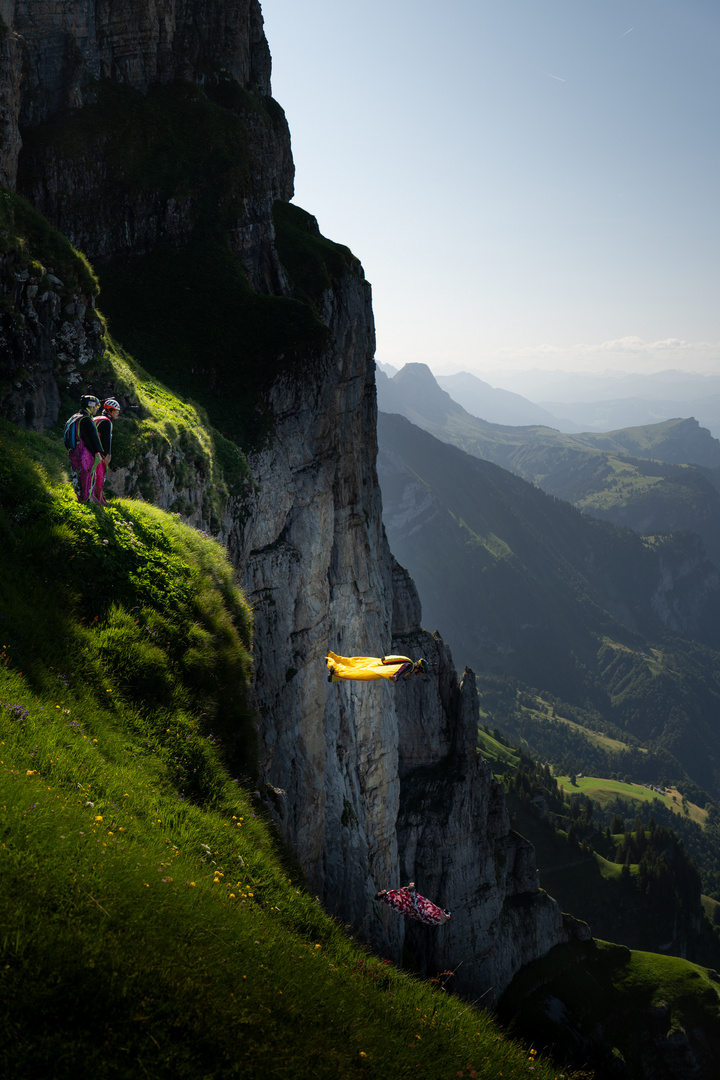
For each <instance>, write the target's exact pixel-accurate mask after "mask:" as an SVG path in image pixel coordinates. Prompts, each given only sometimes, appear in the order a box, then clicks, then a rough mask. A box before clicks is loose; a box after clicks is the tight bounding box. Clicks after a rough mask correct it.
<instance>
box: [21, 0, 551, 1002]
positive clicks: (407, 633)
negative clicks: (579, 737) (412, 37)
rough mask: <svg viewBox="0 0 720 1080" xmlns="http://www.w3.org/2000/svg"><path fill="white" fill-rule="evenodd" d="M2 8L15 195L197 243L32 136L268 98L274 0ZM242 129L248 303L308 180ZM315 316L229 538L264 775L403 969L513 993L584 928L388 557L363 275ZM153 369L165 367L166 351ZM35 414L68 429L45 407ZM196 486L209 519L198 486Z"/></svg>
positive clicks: (274, 270) (303, 852)
mask: <svg viewBox="0 0 720 1080" xmlns="http://www.w3.org/2000/svg"><path fill="white" fill-rule="evenodd" d="M5 8H7V9H8V13H9V14H10V15H11V16H12V17H10V18H8V14H7V13H6V16H5V18H6V23H8V25H9V26H10V27H11V31H12V32H13V33H14V34H16V35H22V40H21V39H20V37H19V36H18V37H16V38H14V39H13V33H11V34H10V35H9V37H6V39H5V46H6V47H7V48H8V49H10V50H11V49H15V50H16V52H15V54H14V55H15V56H16V57H17V55H22V57H23V64H24V67H23V70H24V73H25V74H24V80H20V79H18V77H17V72H15V73H14V74H12V75H10V76H9V77H7V78H6V81H5V84H4V85H5V90H4V92H5V93H6V95H7V97H6V101H5V112H4V113H2V114H0V122H2V123H4V124H5V130H7V131H10V132H12V131H16V132H18V133H19V135H20V136H22V138H23V140H24V144H25V145H24V147H23V149H22V150H21V151H20V154H19V161H18V163H17V167H16V164H15V162H16V161H17V155H16V149H17V145H18V139H17V138H15V139H14V140H13V138H10V139H9V140H8V142H7V143H6V144H4V150H3V160H2V168H3V169H4V175H5V176H6V177H8V180H9V182H10V183H11V184H12V183H13V182H15V177H16V176H17V177H18V181H17V182H18V185H19V187H20V188H21V189H22V190H23V191H24V192H25V194H26V195H27V196H28V197H29V198H30V199H31V201H32V202H33V203H34V204H35V205H36V206H38V207H39V208H40V209H41V210H42V211H43V212H44V213H45V214H46V215H47V216H48V217H49V218H50V219H51V220H52V221H53V223H54V224H56V225H57V226H59V227H61V228H63V229H65V231H66V232H67V233H68V234H69V235H70V237H71V239H73V241H74V242H75V243H76V244H78V245H79V246H81V247H83V248H84V250H85V251H86V252H87V253H88V254H89V255H90V256H91V258H95V259H97V260H98V261H99V262H100V263H102V261H103V260H109V259H112V258H113V257H114V256H117V255H118V254H123V253H125V252H127V251H132V250H135V248H136V247H139V248H140V249H142V250H147V249H148V248H149V247H152V246H153V245H155V244H156V243H157V242H158V241H159V240H160V239H162V240H164V241H165V242H169V243H175V244H181V243H184V242H185V241H186V240H187V238H188V236H189V235H190V234H191V233H192V232H193V230H195V229H197V228H199V227H200V226H199V225H198V221H199V220H200V218H199V217H198V216H197V215H196V214H194V209H193V206H192V198H190V199H189V201H188V202H187V203H186V204H184V205H183V204H181V203H180V202H179V201H178V200H177V199H175V203H174V204H173V205H172V206H171V202H170V198H169V197H168V196H167V195H166V194H164V193H163V192H162V191H161V190H160V189H159V188H157V189H155V188H152V187H145V188H142V187H138V188H137V189H136V190H135V194H134V196H133V199H134V201H133V200H131V199H130V197H129V195H128V194H127V190H126V194H125V195H124V196H123V199H121V200H120V201H119V202H116V203H115V204H114V205H110V206H101V205H100V203H101V202H102V199H99V197H98V192H99V190H101V189H102V187H103V184H104V183H105V180H106V175H107V160H108V158H107V154H103V153H101V152H100V151H101V150H102V146H101V142H102V140H101V139H98V140H97V141H96V142H95V144H94V145H95V146H96V148H97V149H98V153H99V156H100V164H99V165H98V164H97V162H96V163H92V162H88V161H87V160H84V159H83V158H82V157H80V158H78V157H77V156H74V154H73V149H72V147H73V143H72V140H69V141H65V142H64V143H63V146H62V147H61V148H58V147H57V146H56V145H54V143H53V139H52V138H51V137H50V136H49V135H48V133H47V130H46V132H45V134H44V136H43V138H42V139H39V138H38V137H37V133H38V132H39V131H40V130H41V129H42V125H46V124H48V123H49V122H51V121H52V120H53V117H55V116H56V114H57V113H58V112H60V111H62V110H65V109H68V108H69V109H74V110H77V111H78V112H79V113H80V114H82V112H83V106H84V105H85V103H88V102H90V103H92V101H93V100H94V96H95V94H96V92H97V83H96V81H95V80H97V79H98V78H107V79H111V80H113V81H114V82H115V83H121V84H125V85H127V86H129V87H131V88H133V89H134V90H135V91H137V92H138V93H143V94H147V95H150V94H152V93H154V87H155V85H156V84H157V83H163V82H169V81H170V80H172V79H174V78H175V77H178V76H182V77H184V78H187V79H195V80H198V81H201V80H204V79H206V78H207V77H208V72H209V69H210V68H212V73H214V76H217V74H218V70H219V69H220V68H225V69H226V71H227V72H228V73H229V74H230V75H231V76H232V78H233V79H234V80H236V81H237V83H238V84H239V85H240V86H241V87H242V88H243V89H244V90H245V91H246V92H252V93H253V94H255V95H256V96H257V97H258V99H260V98H264V96H265V95H267V94H268V93H269V89H270V87H269V56H268V51H267V45H266V43H265V41H264V38H263V37H262V33H261V16H260V11H259V6H258V4H257V3H256V2H254V0H229V2H225V3H222V2H219V0H205V2H202V0H195V2H191V0H188V2H187V3H185V4H181V3H180V2H179V0H178V2H171V0H165V2H162V0H156V2H154V3H149V2H145V3H141V2H140V0H133V2H130V3H127V2H124V3H122V4H121V3H120V2H119V0H117V2H114V0H105V2H104V3H90V2H89V0H86V2H80V3H77V4H73V5H57V4H53V3H49V2H37V3H28V2H24V3H19V2H18V3H17V4H15V5H14V8H13V10H12V11H10V8H9V5H7V4H6V5H5ZM8 55H10V53H8ZM13 95H15V96H13ZM249 111H250V112H252V110H249ZM245 112H246V117H247V115H249V112H248V110H246V111H245ZM13 125H15V126H13ZM49 130H51V129H49ZM245 130H246V131H248V132H249V133H250V142H251V150H252V155H253V167H252V168H251V169H250V170H249V171H248V172H247V174H246V181H245V185H246V186H245V187H244V188H243V189H242V190H241V191H239V193H238V196H239V200H240V202H241V203H242V206H243V207H244V210H243V212H242V213H241V214H239V215H238V216H237V217H236V219H235V222H234V225H233V226H232V227H231V228H230V234H229V235H230V237H231V242H232V243H233V245H234V249H235V251H236V253H237V254H238V257H239V258H241V259H242V261H243V264H244V266H245V267H246V271H247V274H248V279H249V280H250V282H251V284H252V285H253V286H254V288H255V289H256V291H264V292H270V293H275V294H277V293H284V292H287V291H289V288H290V286H289V284H288V281H287V278H286V277H285V274H284V271H283V269H282V267H281V266H280V261H279V259H278V256H277V253H276V251H275V245H274V231H273V225H272V219H271V217H270V214H269V210H270V208H271V206H272V202H273V201H274V200H275V199H276V198H281V199H288V198H289V197H290V194H291V190H292V162H291V158H290V155H289V143H288V141H287V131H286V128H285V126H284V120H283V121H282V122H280V121H278V122H276V123H272V124H270V125H268V124H267V123H260V121H258V122H257V124H255V126H253V123H251V122H249V121H248V122H247V123H246V127H245ZM83 145H84V146H87V145H88V144H87V142H85V143H84V144H83ZM128 190H129V189H128ZM78 194H79V196H80V197H78ZM195 209H197V208H195ZM319 314H320V317H321V319H322V321H323V322H324V323H325V324H326V326H327V327H328V328H329V330H330V337H329V344H328V345H327V347H326V348H325V349H324V350H322V351H321V352H320V353H315V354H314V355H313V357H312V358H308V362H307V364H306V365H305V366H304V368H303V372H302V378H297V377H295V378H293V377H291V376H290V375H288V374H285V375H280V376H279V377H278V378H277V379H276V380H275V382H274V384H273V385H272V387H271V389H270V391H269V394H268V401H267V404H268V405H269V406H270V408H271V411H272V415H273V420H274V429H273V437H272V441H271V443H270V444H268V445H265V446H263V447H261V448H260V449H257V448H256V449H255V450H254V452H253V453H252V455H251V456H250V464H251V467H252V471H253V476H254V481H255V493H254V494H253V495H252V497H251V502H250V504H249V505H248V503H247V502H246V503H245V505H244V507H243V514H242V515H239V514H238V515H237V516H235V517H234V518H233V517H232V515H230V516H228V517H226V519H225V522H224V525H223V534H222V535H223V539H224V540H225V541H226V543H227V544H228V547H229V549H230V551H231V553H232V556H233V559H234V561H235V563H236V565H237V566H238V568H239V570H240V572H241V574H242V576H243V580H244V584H245V588H246V590H247V593H248V597H249V599H250V601H251V602H252V604H253V606H254V610H255V626H256V637H255V672H256V703H257V708H258V711H259V714H260V736H261V756H262V770H263V779H264V780H265V781H266V782H267V785H268V787H267V789H266V790H268V791H269V792H270V793H271V796H272V800H273V806H274V811H275V814H276V818H277V821H278V824H279V826H280V828H281V829H282V831H283V833H284V835H285V836H286V837H287V839H288V841H289V842H290V843H291V844H292V846H293V848H294V849H295V850H296V852H297V853H298V856H299V858H300V859H301V861H302V863H303V865H304V867H305V870H306V873H307V877H308V881H309V884H310V887H311V888H312V889H313V890H315V891H316V892H317V894H318V896H320V897H321V899H322V900H323V902H324V903H325V905H326V906H327V907H328V908H329V909H330V910H331V911H333V912H335V913H337V914H338V915H339V916H340V917H341V918H343V919H345V920H347V921H348V922H349V923H350V924H351V925H352V926H353V927H354V928H356V929H357V930H359V931H360V933H361V934H362V935H363V936H364V937H366V938H367V939H369V940H371V941H373V942H374V943H375V945H376V947H377V948H378V949H380V950H381V951H383V952H384V953H385V954H386V955H389V956H391V957H393V958H394V959H399V958H400V956H401V953H402V948H403V944H404V943H405V944H406V945H407V946H408V947H409V948H410V949H411V950H412V951H413V953H414V954H415V955H416V957H417V959H418V963H419V965H420V967H421V970H433V969H442V968H457V969H458V972H459V973H458V977H457V986H458V987H459V988H460V989H462V990H464V991H467V992H468V993H472V994H474V995H478V994H482V993H485V992H486V991H492V992H493V993H499V992H500V991H501V990H502V989H503V988H504V987H505V986H506V985H507V983H508V982H509V980H510V978H511V977H512V975H513V974H514V973H515V972H516V971H517V969H518V968H519V967H520V966H521V965H522V964H523V963H525V962H527V961H528V960H530V959H533V958H534V957H536V956H539V955H541V954H543V953H544V952H546V951H547V950H548V949H549V948H550V947H552V946H553V945H554V944H556V943H558V942H559V941H562V940H566V939H567V937H568V935H569V934H570V933H571V932H572V928H571V927H570V926H569V925H568V924H567V922H566V923H564V921H563V916H562V914H561V913H560V910H559V908H558V906H557V905H556V904H555V902H554V901H553V900H551V899H550V898H549V897H548V896H547V895H546V894H544V893H542V892H540V891H539V889H538V886H537V882H536V874H535V865H534V853H533V850H532V848H531V847H530V846H529V845H528V844H527V843H526V842H525V841H524V840H523V839H522V838H521V837H519V836H517V835H515V834H514V833H513V832H512V831H511V830H510V827H509V820H508V815H507V810H506V808H505V804H504V799H503V792H502V789H501V788H500V787H499V786H498V785H497V784H496V783H495V782H494V781H493V779H492V776H491V774H490V770H489V767H488V765H487V764H486V763H485V762H484V761H483V760H482V758H480V757H479V756H478V755H477V753H476V750H475V732H476V725H477V702H476V695H475V686H474V678H473V675H472V673H471V672H465V674H464V676H463V678H462V680H461V681H460V682H459V681H458V678H457V674H456V672H455V670H454V668H453V664H452V659H451V657H450V654H449V650H448V649H447V647H446V646H445V645H444V643H443V642H442V640H441V639H440V638H439V637H438V636H437V635H431V634H429V633H428V632H427V631H425V630H423V629H421V613H420V606H419V602H418V598H417V593H416V591H415V588H414V586H413V584H412V582H411V581H410V579H409V578H408V575H407V574H406V572H405V571H404V570H402V568H401V567H400V566H398V564H397V563H396V561H395V560H394V559H393V557H392V555H391V553H390V550H389V548H388V544H387V540H386V537H385V533H384V529H383V526H382V518H381V504H380V491H379V487H378V482H377V476H376V471H375V459H376V453H377V443H376V427H375V425H376V413H377V409H376V397H375V382H374V362H373V356H374V346H375V342H374V328H373V318H372V309H371V296H370V287H369V285H368V284H367V282H366V281H365V280H364V277H363V275H362V272H361V271H359V270H355V271H353V270H348V271H347V272H346V273H345V274H344V276H343V277H342V279H341V280H339V281H337V282H336V284H335V285H334V286H333V287H331V288H327V289H326V290H325V292H324V293H323V295H322V300H321V301H320V304H319ZM143 361H144V363H145V364H146V366H148V367H150V368H151V367H152V358H151V357H148V356H145V357H143ZM51 366H52V365H51ZM51 377H52V378H54V377H55V376H54V375H53V376H48V378H51ZM49 412H50V413H52V409H50V410H49ZM43 417H44V420H43V422H44V423H48V422H50V420H52V419H54V417H52V416H50V417H49V418H48V410H47V409H46V410H45V413H44V414H43ZM144 468H145V470H146V473H147V474H149V476H150V482H151V483H152V484H153V485H154V492H155V496H154V497H155V498H156V500H157V501H158V502H159V503H160V505H167V504H168V499H170V498H171V497H172V496H173V494H174V492H175V486H174V485H173V483H172V478H171V477H168V474H167V468H168V467H167V465H166V466H164V467H162V468H161V467H160V466H159V464H158V463H157V462H155V463H154V464H153V462H145V463H144ZM194 494H195V495H197V498H196V499H195V501H196V502H197V504H198V506H201V505H202V497H201V495H202V493H201V492H196V493H194ZM190 495H191V497H193V493H192V492H190ZM198 523H199V524H203V523H202V521H199V522H198ZM328 649H332V650H334V651H336V652H338V653H341V654H353V653H372V654H382V653H385V652H401V653H407V654H409V655H418V654H422V655H423V656H425V658H426V659H427V660H428V662H429V664H430V672H429V674H428V675H426V676H422V677H419V676H416V677H414V678H413V679H412V680H408V681H407V682H404V683H401V684H399V685H396V686H393V685H391V684H386V683H384V682H383V684H382V685H378V684H352V683H348V684H334V685H331V684H328V682H327V671H326V668H325V663H324V657H325V654H326V652H327V650H328ZM410 878H412V879H414V880H415V881H416V882H417V884H418V888H419V889H420V890H421V891H422V892H424V893H426V894H428V895H430V896H431V897H432V898H433V899H434V900H436V901H437V902H439V903H441V904H442V905H443V906H447V907H449V908H451V909H453V912H454V914H453V919H452V921H451V922H450V923H449V924H447V925H445V926H444V927H442V928H440V929H439V930H438V931H437V932H431V931H428V930H427V929H426V928H421V927H409V928H408V927H406V925H405V923H404V922H403V920H402V919H401V918H400V917H399V916H396V915H395V914H394V913H393V912H390V911H389V910H387V909H383V910H382V911H380V910H378V905H377V904H375V903H374V902H373V895H374V893H375V891H376V890H377V889H379V888H381V887H392V886H396V885H398V884H401V883H403V882H406V881H407V880H408V879H410Z"/></svg>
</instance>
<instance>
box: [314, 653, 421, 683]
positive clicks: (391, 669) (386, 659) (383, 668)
mask: <svg viewBox="0 0 720 1080" xmlns="http://www.w3.org/2000/svg"><path fill="white" fill-rule="evenodd" d="M325 659H326V661H327V666H328V671H329V672H330V674H329V676H328V682H340V681H341V680H342V679H355V680H359V681H360V682H369V681H370V680H371V679H389V680H390V681H391V682H396V681H397V679H398V678H403V679H404V678H407V676H408V675H412V674H413V672H419V671H426V670H427V664H426V663H425V661H424V660H418V661H417V663H413V661H412V660H411V659H410V658H409V657H408V656H383V657H379V656H338V655H337V653H334V652H329V653H328V654H327V656H326V657H325Z"/></svg>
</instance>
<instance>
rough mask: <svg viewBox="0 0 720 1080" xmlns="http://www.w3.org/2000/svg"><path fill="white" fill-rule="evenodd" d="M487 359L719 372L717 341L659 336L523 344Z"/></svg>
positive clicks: (598, 367) (574, 366)
mask: <svg viewBox="0 0 720 1080" xmlns="http://www.w3.org/2000/svg"><path fill="white" fill-rule="evenodd" d="M488 359H491V360H494V361H497V362H498V363H500V364H506V363H508V362H509V363H513V364H516V365H519V366H526V367H530V366H532V367H540V368H545V369H551V368H557V369H563V370H566V371H595V372H597V371H599V370H601V369H607V370H618V371H625V372H630V371H638V372H642V373H645V374H648V373H650V372H655V371H663V370H665V369H666V368H668V367H674V368H677V369H679V370H681V371H688V372H698V373H704V372H712V373H713V374H720V342H713V341H685V340H683V339H682V338H663V339H660V340H657V341H646V340H644V339H643V338H641V337H638V336H636V335H632V334H630V335H627V336H626V337H621V338H613V339H611V340H609V341H601V342H598V343H595V344H590V343H588V342H578V343H577V344H575V345H553V344H550V343H548V342H544V343H542V344H540V345H527V346H523V347H521V348H512V347H508V348H502V349H497V350H496V351H495V353H494V354H493V356H492V357H491V358H490V357H489V358H488Z"/></svg>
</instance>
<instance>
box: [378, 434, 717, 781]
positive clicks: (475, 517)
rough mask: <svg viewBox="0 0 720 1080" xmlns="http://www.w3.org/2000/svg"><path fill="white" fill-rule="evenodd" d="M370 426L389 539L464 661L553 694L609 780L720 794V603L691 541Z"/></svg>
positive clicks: (567, 736)
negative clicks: (648, 531)
mask: <svg viewBox="0 0 720 1080" xmlns="http://www.w3.org/2000/svg"><path fill="white" fill-rule="evenodd" d="M378 431H379V440H380V447H381V453H380V459H379V475H380V479H381V484H382V488H383V498H384V515H385V524H386V528H387V530H388V536H389V537H390V541H391V544H392V545H393V549H394V550H395V551H396V552H397V555H398V558H399V559H400V560H401V562H403V563H404V564H405V565H407V566H408V568H409V569H410V571H411V573H412V574H413V577H414V578H415V580H416V582H417V584H418V588H419V591H420V596H421V599H422V602H423V615H424V618H425V620H426V622H427V623H428V624H429V625H430V626H442V627H443V628H444V633H445V634H446V635H447V638H448V640H449V642H450V643H451V645H452V648H453V652H454V654H455V655H456V656H457V658H458V662H460V663H467V664H469V665H470V666H471V667H472V668H473V669H474V670H475V671H476V672H477V673H479V674H480V675H482V676H485V675H493V676H496V677H499V678H508V679H514V680H517V683H518V684H522V685H523V686H525V687H531V688H536V689H537V690H538V691H539V692H541V693H542V695H545V696H547V697H548V700H551V701H552V700H553V699H557V701H558V702H559V703H561V704H559V705H558V713H559V714H560V715H564V716H566V717H567V719H568V720H571V721H573V722H574V723H575V724H578V722H579V723H580V724H581V725H582V726H583V727H585V728H588V729H591V730H592V731H593V732H594V733H596V735H597V736H598V738H597V740H596V744H595V745H596V749H597V746H598V745H600V746H601V747H602V745H603V743H602V739H604V738H609V739H610V740H612V743H610V744H607V743H606V744H605V746H604V749H601V750H597V753H598V754H599V755H600V756H599V758H598V760H603V761H605V762H606V763H608V764H610V763H612V766H613V769H612V771H620V772H621V773H623V774H624V773H630V774H632V776H633V778H634V779H644V780H654V781H660V779H665V778H667V779H668V780H669V781H674V782H677V783H678V785H679V786H682V784H683V783H685V784H687V783H689V782H690V783H693V784H694V785H696V786H697V787H699V788H700V789H702V790H704V792H705V793H707V794H709V795H712V796H713V798H715V799H717V798H718V795H719V794H720V773H719V772H718V766H719V764H720V728H719V726H718V721H717V717H718V715H720V713H719V711H718V706H719V705H720V681H719V679H720V657H719V655H718V651H717V649H718V644H719V641H718V634H717V627H718V625H720V620H718V613H719V607H718V604H719V599H720V593H719V592H718V575H717V572H716V570H715V568H714V567H713V566H712V565H711V564H710V563H709V562H708V561H707V560H706V559H705V558H704V555H703V552H702V549H701V547H700V546H699V544H698V543H697V541H696V540H695V539H694V538H693V537H692V536H690V535H687V534H686V535H680V534H676V535H674V536H664V537H653V538H645V539H643V538H641V537H639V536H637V535H636V534H635V533H633V532H631V531H630V530H627V529H625V530H623V529H617V528H615V527H614V526H611V525H609V524H607V523H604V522H599V521H595V520H593V519H591V518H588V517H587V516H585V515H582V514H581V513H580V512H579V511H577V510H576V509H574V508H573V507H571V506H570V505H569V504H568V503H565V502H562V501H561V500H558V499H553V498H552V497H550V496H548V495H546V494H545V493H544V492H542V491H540V490H539V489H538V488H536V487H533V486H532V485H530V484H527V483H526V482H524V481H522V480H520V479H519V478H517V477H515V476H513V475H512V474H511V473H509V472H507V471H505V470H503V469H500V468H499V467H498V466H496V465H493V464H491V463H490V462H485V461H481V460H479V459H477V458H474V457H471V456H470V455H467V454H464V453H462V451H460V450H458V449H457V448H456V447H452V446H448V445H447V444H446V443H441V442H439V441H438V440H436V439H433V438H432V436H430V435H428V434H427V433H426V432H424V431H421V430H420V429H419V428H417V427H415V426H414V425H412V424H410V423H409V422H408V421H407V420H405V419H403V418H402V417H398V416H386V415H382V414H381V416H380V418H379V424H378ZM514 695H515V690H514V689H513V690H511V692H510V696H511V699H512V700H511V701H510V708H511V710H512V709H514V707H515V700H514ZM497 705H498V717H499V722H500V726H501V728H502V722H501V720H502V716H503V709H504V706H503V703H502V700H498V702H497ZM555 731H556V733H557V735H558V738H560V739H561V740H562V741H563V742H564V745H565V752H566V753H571V752H572V751H571V748H573V746H574V744H573V741H572V740H573V737H574V736H573V728H572V726H571V725H567V726H563V727H562V728H555ZM583 738H584V736H583ZM545 752H547V753H549V752H550V747H549V744H548V745H547V746H546V748H545ZM577 760H580V761H581V760H583V759H582V757H581V756H580V757H578V758H577ZM588 767H590V762H589V763H588Z"/></svg>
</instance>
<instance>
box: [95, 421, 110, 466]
mask: <svg viewBox="0 0 720 1080" xmlns="http://www.w3.org/2000/svg"><path fill="white" fill-rule="evenodd" d="M95 425H96V427H97V433H98V435H99V437H100V442H101V444H102V452H103V454H105V456H106V457H108V458H109V457H110V452H111V450H112V421H111V420H110V419H109V418H108V417H107V416H101V417H99V418H98V420H96V421H95Z"/></svg>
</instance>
